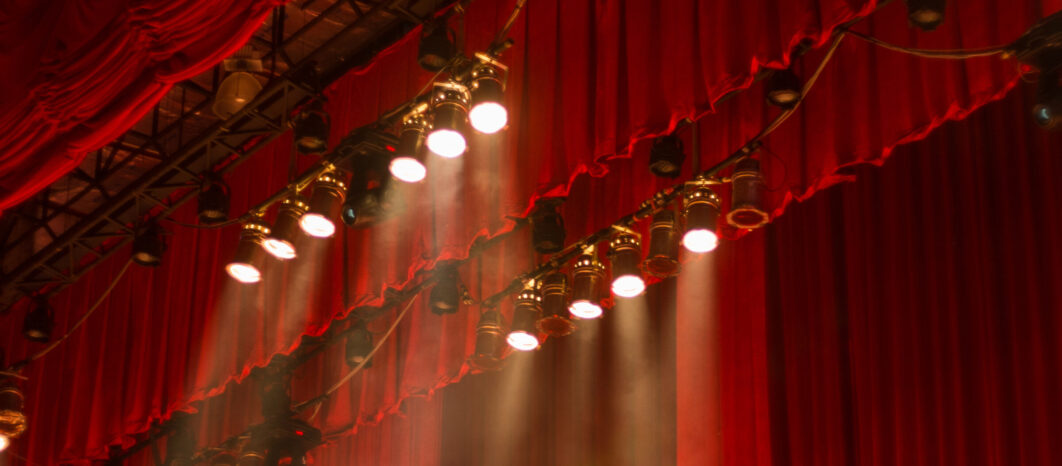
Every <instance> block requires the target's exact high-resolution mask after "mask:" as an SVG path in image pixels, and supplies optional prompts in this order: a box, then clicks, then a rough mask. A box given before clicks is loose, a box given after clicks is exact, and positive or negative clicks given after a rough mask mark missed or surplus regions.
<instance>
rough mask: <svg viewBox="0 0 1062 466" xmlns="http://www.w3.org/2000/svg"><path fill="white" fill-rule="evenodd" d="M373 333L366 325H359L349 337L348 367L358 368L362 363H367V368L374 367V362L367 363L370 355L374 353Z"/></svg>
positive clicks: (347, 350)
mask: <svg viewBox="0 0 1062 466" xmlns="http://www.w3.org/2000/svg"><path fill="white" fill-rule="evenodd" d="M372 346H373V345H372V333H370V332H369V329H368V328H366V327H365V324H364V323H360V322H359V323H358V324H357V325H356V326H355V327H354V330H353V331H352V332H350V335H347V348H346V356H347V365H349V366H350V367H357V366H358V365H359V364H361V363H363V362H364V363H365V367H372V361H371V360H370V361H368V362H366V361H365V360H366V359H367V358H368V357H369V353H372Z"/></svg>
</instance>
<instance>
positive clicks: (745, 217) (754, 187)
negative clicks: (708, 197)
mask: <svg viewBox="0 0 1062 466" xmlns="http://www.w3.org/2000/svg"><path fill="white" fill-rule="evenodd" d="M730 179H731V183H730V186H731V196H730V211H729V212H727V214H726V222H727V223H729V224H730V225H733V226H734V227H735V228H743V229H754V228H760V227H762V226H764V225H766V224H767V221H768V220H770V216H769V215H768V214H767V211H766V210H765V209H764V207H763V197H764V191H765V190H766V189H767V183H766V182H765V181H764V179H763V173H762V172H760V161H759V160H756V159H753V158H749V157H745V158H743V159H741V160H739V161H738V163H737V164H736V166H735V168H734V175H733V176H731V178H730Z"/></svg>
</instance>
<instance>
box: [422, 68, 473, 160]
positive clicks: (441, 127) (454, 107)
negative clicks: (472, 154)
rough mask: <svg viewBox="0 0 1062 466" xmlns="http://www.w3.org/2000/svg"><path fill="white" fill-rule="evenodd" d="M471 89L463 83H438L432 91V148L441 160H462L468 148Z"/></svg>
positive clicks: (428, 140) (430, 137) (430, 143)
mask: <svg viewBox="0 0 1062 466" xmlns="http://www.w3.org/2000/svg"><path fill="white" fill-rule="evenodd" d="M468 102H469V96H468V90H467V89H465V87H464V86H462V85H461V84H459V83H456V82H453V81H449V82H443V83H436V84H435V88H434V89H433V90H432V97H431V108H432V130H431V132H430V133H428V138H427V141H426V142H427V145H428V149H429V150H431V151H432V152H434V153H435V154H437V155H439V156H440V157H444V158H448V159H452V158H455V157H460V156H461V154H464V153H465V150H467V149H468V143H467V141H466V140H465V133H466V132H467V131H466V128H467V126H468Z"/></svg>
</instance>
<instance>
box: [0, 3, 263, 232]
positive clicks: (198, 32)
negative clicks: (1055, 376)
mask: <svg viewBox="0 0 1062 466" xmlns="http://www.w3.org/2000/svg"><path fill="white" fill-rule="evenodd" d="M6 3H7V5H6V6H5V8H4V11H3V12H2V13H0V24H2V25H3V26H2V27H0V43H3V44H4V47H3V49H2V51H0V69H2V70H4V71H3V74H2V75H0V212H2V211H4V210H6V209H8V208H9V207H12V206H14V205H16V204H18V203H19V202H21V201H23V200H25V199H26V198H28V197H30V196H32V195H33V194H35V193H36V192H38V191H40V190H41V189H43V188H44V187H45V186H48V185H49V184H51V183H52V182H53V181H55V180H57V179H59V177H61V176H63V175H65V174H66V173H67V172H69V171H70V170H72V169H74V168H75V167H77V165H78V164H79V163H80V162H81V160H83V159H84V158H85V154H87V153H88V152H90V151H93V150H95V149H98V148H100V147H102V146H103V145H104V144H106V143H108V142H110V141H111V140H113V139H114V138H116V137H118V135H120V134H122V133H123V132H124V131H125V130H127V129H129V127H131V126H132V125H133V124H134V123H136V122H137V121H138V120H139V119H140V118H141V117H142V116H143V115H144V114H145V113H147V111H148V110H150V109H151V107H152V106H153V105H155V103H156V102H158V101H159V100H160V99H162V97H163V96H164V95H165V94H166V92H167V91H169V89H170V87H171V86H172V85H173V84H174V83H176V82H179V81H182V80H185V79H189V78H191V77H193V76H195V75H197V74H199V73H201V72H203V71H204V70H206V69H208V68H209V67H211V66H213V65H214V64H215V63H217V62H219V61H221V59H223V58H225V57H227V56H229V55H231V54H232V53H233V52H234V51H235V50H236V48H238V47H239V46H241V45H242V44H243V43H244V42H246V41H247V39H248V38H249V37H250V36H251V34H253V33H254V31H255V30H256V29H257V28H258V26H259V25H260V24H261V22H262V19H263V18H264V17H265V15H266V13H268V12H269V11H270V9H272V8H273V7H274V6H276V5H278V4H280V3H282V2H281V1H279V0H265V1H259V0H239V1H234V2H211V1H203V0H176V1H175V0H161V1H159V0H110V1H106V2H98V1H92V2H86V1H82V0H64V1H48V2H38V1H33V0H30V1H15V2H6Z"/></svg>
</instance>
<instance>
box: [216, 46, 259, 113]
mask: <svg viewBox="0 0 1062 466" xmlns="http://www.w3.org/2000/svg"><path fill="white" fill-rule="evenodd" d="M224 67H225V71H231V72H233V73H231V74H229V76H228V77H226V78H225V80H224V81H221V85H219V86H218V92H217V96H215V98H214V107H213V110H214V114H215V115H217V116H218V118H221V119H223V120H226V119H228V118H229V117H231V116H232V115H234V114H235V113H236V112H239V111H240V110H242V109H243V107H244V106H245V105H247V103H248V102H250V101H251V100H254V97H255V96H256V95H258V92H259V91H261V90H262V83H260V82H258V78H255V77H254V75H253V74H251V73H249V71H262V61H261V60H253V59H247V58H230V59H227V60H225V62H224Z"/></svg>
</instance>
